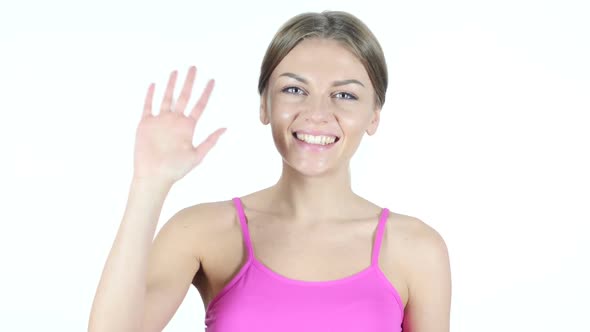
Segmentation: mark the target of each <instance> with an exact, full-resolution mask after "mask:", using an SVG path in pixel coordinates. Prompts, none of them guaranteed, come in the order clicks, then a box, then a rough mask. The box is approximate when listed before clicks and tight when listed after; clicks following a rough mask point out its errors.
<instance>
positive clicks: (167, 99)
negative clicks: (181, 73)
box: [160, 70, 178, 113]
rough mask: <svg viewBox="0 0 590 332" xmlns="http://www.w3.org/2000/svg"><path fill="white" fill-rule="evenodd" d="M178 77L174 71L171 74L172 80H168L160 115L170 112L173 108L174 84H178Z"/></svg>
mask: <svg viewBox="0 0 590 332" xmlns="http://www.w3.org/2000/svg"><path fill="white" fill-rule="evenodd" d="M177 75H178V71H177V70H174V71H172V73H170V78H169V79H168V85H167V86H166V92H165V94H164V99H162V105H161V106H160V113H163V112H167V111H170V110H171V108H172V96H173V94H174V83H176V76H177Z"/></svg>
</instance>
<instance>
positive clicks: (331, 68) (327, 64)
mask: <svg viewBox="0 0 590 332" xmlns="http://www.w3.org/2000/svg"><path fill="white" fill-rule="evenodd" d="M284 73H293V74H296V75H298V76H300V77H304V78H307V79H309V80H322V81H323V80H347V79H357V80H359V81H361V82H363V83H365V82H366V83H370V82H368V81H369V76H368V74H367V72H366V70H365V67H364V66H363V64H362V63H361V61H360V60H359V59H358V58H357V57H356V56H355V55H354V54H353V53H352V52H351V51H350V50H349V49H348V48H346V46H344V45H343V44H342V43H341V42H338V41H335V40H331V39H320V38H312V39H305V40H303V41H301V42H300V43H299V44H297V46H295V47H294V48H293V49H292V50H291V51H290V52H289V53H288V54H287V55H286V56H285V57H284V58H283V59H282V60H281V62H280V63H279V64H278V66H277V67H276V68H275V70H274V71H273V73H272V75H271V79H278V78H279V77H281V75H282V74H284ZM365 85H366V84H365Z"/></svg>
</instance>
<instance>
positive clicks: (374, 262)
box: [371, 208, 389, 266]
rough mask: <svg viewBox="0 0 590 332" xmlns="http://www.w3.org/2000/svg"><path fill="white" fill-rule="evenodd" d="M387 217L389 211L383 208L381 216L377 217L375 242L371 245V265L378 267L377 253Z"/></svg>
mask: <svg viewBox="0 0 590 332" xmlns="http://www.w3.org/2000/svg"><path fill="white" fill-rule="evenodd" d="M388 217H389V209H387V208H383V210H382V211H381V216H380V217H379V224H378V225H377V234H375V241H374V243H373V255H372V257H371V265H372V266H378V264H379V252H380V251H381V242H382V240H383V233H384V232H385V223H386V222H387V218H388Z"/></svg>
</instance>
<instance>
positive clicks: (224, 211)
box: [160, 200, 233, 261]
mask: <svg viewBox="0 0 590 332" xmlns="http://www.w3.org/2000/svg"><path fill="white" fill-rule="evenodd" d="M232 204H233V202H232V201H231V200H226V201H212V202H203V203H198V204H195V205H191V206H188V207H185V208H183V209H181V210H179V211H177V212H176V213H175V214H174V215H173V216H172V217H170V219H169V220H168V222H167V223H166V224H165V225H164V226H163V227H162V229H161V231H160V232H168V233H174V234H175V236H173V238H175V239H177V240H178V241H177V244H178V245H183V246H186V247H187V250H190V251H191V252H192V253H193V254H194V255H195V256H197V258H198V259H199V261H201V260H202V258H203V256H204V255H205V254H206V252H207V248H208V247H209V240H210V239H211V238H215V237H214V236H213V237H212V235H214V234H219V233H220V232H223V231H224V230H226V229H228V228H230V227H231V226H232V220H233V207H232V206H233V205H232Z"/></svg>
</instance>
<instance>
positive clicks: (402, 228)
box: [388, 212, 447, 255]
mask: <svg viewBox="0 0 590 332" xmlns="http://www.w3.org/2000/svg"><path fill="white" fill-rule="evenodd" d="M388 224H389V225H388V226H389V227H390V228H392V232H391V233H392V236H395V237H396V240H398V241H402V242H403V244H404V246H405V247H406V248H408V249H412V250H411V251H412V252H414V253H416V254H420V255H432V254H436V253H438V254H441V253H443V252H446V251H447V247H446V243H445V241H444V239H443V237H442V236H441V235H440V233H439V232H438V231H437V230H436V229H434V228H433V227H432V226H430V225H429V224H428V223H426V222H424V221H422V220H421V219H419V218H417V217H412V216H408V215H404V214H400V213H394V212H390V214H389V218H388Z"/></svg>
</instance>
